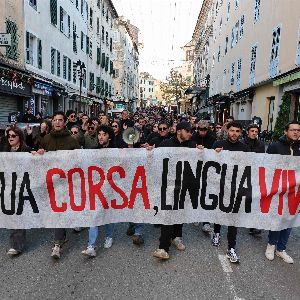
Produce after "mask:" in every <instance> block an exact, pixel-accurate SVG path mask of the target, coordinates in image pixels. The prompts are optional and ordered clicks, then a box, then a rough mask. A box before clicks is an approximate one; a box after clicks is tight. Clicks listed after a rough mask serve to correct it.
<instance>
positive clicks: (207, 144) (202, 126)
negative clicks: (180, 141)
mask: <svg viewBox="0 0 300 300" xmlns="http://www.w3.org/2000/svg"><path fill="white" fill-rule="evenodd" d="M192 141H194V142H195V143H196V144H197V148H198V149H212V147H213V144H214V142H215V141H216V138H215V135H214V133H213V132H212V131H211V130H210V129H209V122H208V121H206V120H200V121H199V122H198V124H197V131H196V132H195V133H194V134H193V136H192ZM198 224H199V223H195V224H194V225H195V226H197V225H198ZM202 231H203V232H204V233H210V232H211V227H210V224H209V223H208V222H203V223H202Z"/></svg>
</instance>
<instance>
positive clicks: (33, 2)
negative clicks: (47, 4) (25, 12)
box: [29, 0, 37, 9]
mask: <svg viewBox="0 0 300 300" xmlns="http://www.w3.org/2000/svg"><path fill="white" fill-rule="evenodd" d="M36 2H37V0H29V5H30V6H32V7H33V8H34V9H37V3H36Z"/></svg>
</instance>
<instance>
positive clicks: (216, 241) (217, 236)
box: [211, 233, 221, 247]
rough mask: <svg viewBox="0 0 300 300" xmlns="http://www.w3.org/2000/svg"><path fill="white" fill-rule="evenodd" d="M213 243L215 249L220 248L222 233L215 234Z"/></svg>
mask: <svg viewBox="0 0 300 300" xmlns="http://www.w3.org/2000/svg"><path fill="white" fill-rule="evenodd" d="M211 243H212V245H213V246H215V247H219V246H220V243H221V235H220V233H214V234H213V237H212V240H211Z"/></svg>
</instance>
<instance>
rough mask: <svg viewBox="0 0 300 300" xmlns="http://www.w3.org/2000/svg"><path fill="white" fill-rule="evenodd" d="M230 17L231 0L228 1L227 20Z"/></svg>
mask: <svg viewBox="0 0 300 300" xmlns="http://www.w3.org/2000/svg"><path fill="white" fill-rule="evenodd" d="M229 18H230V0H228V3H227V18H226V20H227V21H228V20H229Z"/></svg>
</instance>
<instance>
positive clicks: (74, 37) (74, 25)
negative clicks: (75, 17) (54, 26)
mask: <svg viewBox="0 0 300 300" xmlns="http://www.w3.org/2000/svg"><path fill="white" fill-rule="evenodd" d="M76 31H77V26H76V24H75V23H74V22H73V52H74V53H76V54H77V32H76Z"/></svg>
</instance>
